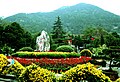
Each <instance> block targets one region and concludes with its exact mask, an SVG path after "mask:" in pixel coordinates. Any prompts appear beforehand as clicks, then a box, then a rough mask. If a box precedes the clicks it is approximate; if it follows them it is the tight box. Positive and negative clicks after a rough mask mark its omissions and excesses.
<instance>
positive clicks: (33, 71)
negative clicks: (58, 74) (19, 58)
mask: <svg viewBox="0 0 120 82" xmlns="http://www.w3.org/2000/svg"><path fill="white" fill-rule="evenodd" d="M19 80H20V82H53V81H54V80H55V74H54V73H52V72H51V71H48V70H47V69H43V68H40V67H39V66H38V65H36V64H32V65H29V66H27V67H26V69H25V70H24V71H23V72H22V74H21V75H20V77H19Z"/></svg>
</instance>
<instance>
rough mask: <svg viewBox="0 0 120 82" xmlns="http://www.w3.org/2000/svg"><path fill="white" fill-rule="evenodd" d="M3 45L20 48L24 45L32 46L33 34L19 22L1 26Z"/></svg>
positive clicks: (0, 38)
mask: <svg viewBox="0 0 120 82" xmlns="http://www.w3.org/2000/svg"><path fill="white" fill-rule="evenodd" d="M0 33H1V34H0V35H1V37H0V40H1V44H2V45H1V47H2V46H4V44H6V45H7V46H9V47H11V48H14V49H16V50H18V49H19V48H21V47H24V46H31V41H32V36H31V34H30V33H28V32H27V31H25V30H24V29H23V28H22V27H21V26H20V25H19V24H18V23H16V22H13V23H11V24H9V25H7V26H5V27H2V26H1V27H0Z"/></svg>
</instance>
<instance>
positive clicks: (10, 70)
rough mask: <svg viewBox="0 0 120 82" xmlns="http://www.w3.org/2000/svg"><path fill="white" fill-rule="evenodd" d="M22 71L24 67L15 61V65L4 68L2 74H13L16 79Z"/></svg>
mask: <svg viewBox="0 0 120 82" xmlns="http://www.w3.org/2000/svg"><path fill="white" fill-rule="evenodd" d="M23 70H25V67H24V66H22V65H21V64H20V63H19V62H18V61H16V60H15V63H14V64H13V65H11V66H9V67H7V68H5V69H4V70H3V72H2V74H13V75H15V76H16V77H17V78H18V77H19V76H20V74H21V73H22V71H23Z"/></svg>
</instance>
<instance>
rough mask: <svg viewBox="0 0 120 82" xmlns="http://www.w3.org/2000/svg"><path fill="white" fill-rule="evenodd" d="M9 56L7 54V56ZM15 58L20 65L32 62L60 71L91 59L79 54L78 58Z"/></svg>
mask: <svg viewBox="0 0 120 82" xmlns="http://www.w3.org/2000/svg"><path fill="white" fill-rule="evenodd" d="M8 58H9V56H8ZM14 59H15V60H17V61H18V62H20V63H21V64H22V65H24V66H27V65H30V64H32V63H36V64H37V65H39V66H40V67H42V68H45V69H48V70H51V71H54V72H57V73H60V72H61V71H66V70H69V69H70V68H72V67H74V66H76V65H77V64H82V63H86V62H88V61H89V60H91V58H90V57H85V56H81V57H80V58H59V59H50V58H40V59H37V58H19V57H14Z"/></svg>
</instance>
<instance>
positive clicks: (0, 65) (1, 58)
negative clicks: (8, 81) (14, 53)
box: [0, 54, 8, 73]
mask: <svg viewBox="0 0 120 82" xmlns="http://www.w3.org/2000/svg"><path fill="white" fill-rule="evenodd" d="M7 65H8V61H7V57H6V56H5V55H3V54H0V73H1V72H2V71H3V69H4V67H6V66H7Z"/></svg>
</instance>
